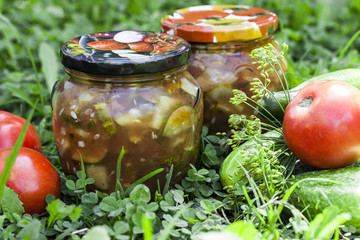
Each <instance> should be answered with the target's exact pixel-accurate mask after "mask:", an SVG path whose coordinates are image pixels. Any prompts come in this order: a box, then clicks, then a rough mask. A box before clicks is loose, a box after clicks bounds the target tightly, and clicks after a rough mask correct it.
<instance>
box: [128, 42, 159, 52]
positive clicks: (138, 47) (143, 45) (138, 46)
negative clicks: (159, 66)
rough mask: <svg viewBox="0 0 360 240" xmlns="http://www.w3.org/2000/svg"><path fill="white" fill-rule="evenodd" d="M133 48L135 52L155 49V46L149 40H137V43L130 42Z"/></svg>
mask: <svg viewBox="0 0 360 240" xmlns="http://www.w3.org/2000/svg"><path fill="white" fill-rule="evenodd" d="M128 45H129V47H130V49H131V50H133V51H135V52H148V51H151V50H153V47H152V45H151V44H150V43H148V42H137V43H128Z"/></svg>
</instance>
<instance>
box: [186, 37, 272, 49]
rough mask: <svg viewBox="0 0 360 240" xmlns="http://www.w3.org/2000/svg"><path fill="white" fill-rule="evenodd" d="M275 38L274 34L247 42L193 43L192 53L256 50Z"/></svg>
mask: <svg viewBox="0 0 360 240" xmlns="http://www.w3.org/2000/svg"><path fill="white" fill-rule="evenodd" d="M274 37H275V35H274V34H272V35H268V36H265V37H262V38H257V39H253V40H247V41H243V40H242V41H229V42H219V43H200V42H191V50H192V52H195V53H199V52H235V51H236V52H238V51H244V50H249V49H254V48H257V47H259V46H263V45H265V44H267V43H269V42H271V41H272V40H273V38H274Z"/></svg>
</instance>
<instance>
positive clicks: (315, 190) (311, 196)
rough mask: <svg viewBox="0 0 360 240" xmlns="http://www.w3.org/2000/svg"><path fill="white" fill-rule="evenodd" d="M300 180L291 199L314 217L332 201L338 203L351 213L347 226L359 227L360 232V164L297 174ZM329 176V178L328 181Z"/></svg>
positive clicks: (333, 203) (331, 203) (344, 210)
mask: <svg viewBox="0 0 360 240" xmlns="http://www.w3.org/2000/svg"><path fill="white" fill-rule="evenodd" d="M302 179H309V180H306V181H303V182H302V183H300V184H299V185H298V186H297V187H296V188H295V191H294V193H293V195H292V196H291V200H290V202H291V203H292V204H293V205H294V206H295V207H296V208H298V209H304V214H305V216H306V215H307V214H308V216H309V217H310V218H311V219H313V218H315V216H316V214H318V213H321V212H322V211H323V210H324V209H325V208H327V207H329V206H330V205H337V206H338V207H339V208H340V209H341V210H342V211H343V212H345V213H350V215H351V220H349V221H348V222H346V223H345V225H346V226H353V227H356V230H357V233H359V232H360V167H347V168H338V169H332V170H320V171H315V172H307V173H302V174H299V175H296V176H295V182H297V181H300V180H302ZM327 180H328V181H327Z"/></svg>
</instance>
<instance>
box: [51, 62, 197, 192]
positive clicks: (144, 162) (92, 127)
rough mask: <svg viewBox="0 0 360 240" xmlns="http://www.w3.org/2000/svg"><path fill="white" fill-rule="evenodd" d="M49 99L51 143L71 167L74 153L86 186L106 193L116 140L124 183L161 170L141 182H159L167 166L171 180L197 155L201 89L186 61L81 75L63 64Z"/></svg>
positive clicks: (153, 184) (73, 170)
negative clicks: (151, 70) (163, 67)
mask: <svg viewBox="0 0 360 240" xmlns="http://www.w3.org/2000/svg"><path fill="white" fill-rule="evenodd" d="M67 72H68V73H69V76H68V77H67V78H66V79H64V80H63V81H61V82H60V83H59V84H58V86H57V88H56V90H55V92H54V98H53V104H52V105H53V123H54V135H55V142H56V145H57V148H58V152H59V156H60V159H61V161H62V165H63V169H64V171H65V172H66V173H68V174H75V173H76V172H77V171H79V170H80V169H81V159H82V160H83V161H84V164H85V171H86V173H87V175H88V177H92V178H94V179H95V184H94V187H95V188H96V189H98V190H101V191H104V192H108V193H110V192H112V191H114V189H115V184H116V164H117V160H118V156H119V154H120V152H121V149H122V147H124V150H125V155H124V158H123V160H122V170H121V183H122V185H123V187H124V188H126V187H128V186H130V184H132V183H133V182H135V181H136V180H138V179H140V178H141V177H143V176H144V175H146V174H147V173H149V172H151V171H153V170H156V169H159V168H164V169H165V170H164V171H163V172H162V173H160V174H159V175H157V176H155V177H154V179H150V180H148V181H147V182H146V184H147V185H148V186H149V187H150V189H151V190H152V191H155V190H156V189H157V181H156V179H157V178H159V179H160V182H161V183H162V186H163V184H164V181H165V175H166V173H167V172H168V171H169V169H170V166H171V165H174V173H176V174H175V175H174V177H173V181H175V182H176V181H178V180H180V179H181V177H183V176H185V174H186V172H187V170H188V168H189V164H190V163H192V164H195V162H196V159H197V156H198V146H199V143H200V132H201V128H202V120H203V100H202V91H201V88H200V87H199V85H198V84H197V83H196V82H195V81H194V79H193V77H192V76H191V75H190V74H189V73H188V72H187V71H186V67H181V68H178V69H175V70H171V71H167V72H163V73H158V74H151V75H138V76H127V77H123V76H112V77H110V76H100V75H88V74H84V73H82V72H78V71H73V70H71V69H67Z"/></svg>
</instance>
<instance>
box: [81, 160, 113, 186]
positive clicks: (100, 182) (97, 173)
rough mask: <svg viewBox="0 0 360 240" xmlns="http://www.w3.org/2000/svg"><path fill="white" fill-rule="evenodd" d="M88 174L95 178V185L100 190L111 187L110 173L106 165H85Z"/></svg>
mask: <svg viewBox="0 0 360 240" xmlns="http://www.w3.org/2000/svg"><path fill="white" fill-rule="evenodd" d="M85 172H86V176H87V177H90V178H93V179H94V180H95V183H94V186H95V187H96V188H97V189H100V190H108V189H109V181H108V177H109V174H108V173H107V170H106V167H105V166H101V165H100V166H97V165H93V164H90V165H89V164H86V165H85Z"/></svg>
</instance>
